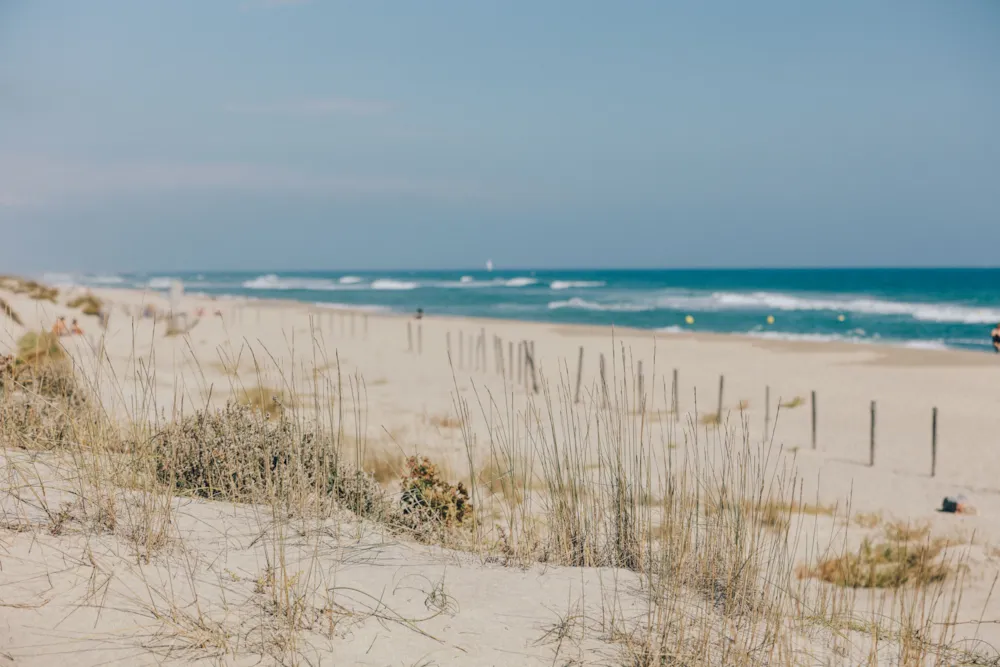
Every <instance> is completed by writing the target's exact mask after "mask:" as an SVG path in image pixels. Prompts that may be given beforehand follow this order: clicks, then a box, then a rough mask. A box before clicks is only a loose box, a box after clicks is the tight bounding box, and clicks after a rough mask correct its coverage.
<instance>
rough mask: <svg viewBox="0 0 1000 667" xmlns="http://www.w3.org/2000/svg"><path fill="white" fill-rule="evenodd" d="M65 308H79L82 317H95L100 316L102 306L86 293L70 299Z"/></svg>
mask: <svg viewBox="0 0 1000 667" xmlns="http://www.w3.org/2000/svg"><path fill="white" fill-rule="evenodd" d="M66 306H67V307H69V308H79V309H80V310H81V312H82V313H83V314H84V315H93V316H95V317H96V316H97V315H100V314H101V309H102V308H103V307H104V304H103V302H102V301H101V300H100V299H98V298H97V297H96V296H94V295H93V294H90V293H87V294H82V295H80V296H78V297H76V298H74V299H71V300H70V301H69V303H67V304H66Z"/></svg>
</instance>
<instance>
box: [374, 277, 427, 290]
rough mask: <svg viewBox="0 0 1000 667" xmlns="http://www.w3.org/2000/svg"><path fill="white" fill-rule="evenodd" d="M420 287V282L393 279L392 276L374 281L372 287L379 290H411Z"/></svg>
mask: <svg viewBox="0 0 1000 667" xmlns="http://www.w3.org/2000/svg"><path fill="white" fill-rule="evenodd" d="M417 287H420V283H415V282H411V281H407V280H392V279H391V278H379V279H378V280H376V281H374V282H373V283H372V289H377V290H390V291H396V290H411V289H416V288H417Z"/></svg>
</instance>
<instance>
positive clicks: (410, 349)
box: [406, 322, 413, 352]
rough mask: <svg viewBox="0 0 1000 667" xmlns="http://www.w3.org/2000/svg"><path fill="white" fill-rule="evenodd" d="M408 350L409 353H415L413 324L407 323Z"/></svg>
mask: <svg viewBox="0 0 1000 667" xmlns="http://www.w3.org/2000/svg"><path fill="white" fill-rule="evenodd" d="M406 349H407V351H408V352H413V323H412V322H407V323H406Z"/></svg>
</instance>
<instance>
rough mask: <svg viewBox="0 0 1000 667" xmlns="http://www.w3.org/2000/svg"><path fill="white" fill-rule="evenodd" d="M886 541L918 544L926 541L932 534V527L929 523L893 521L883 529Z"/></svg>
mask: <svg viewBox="0 0 1000 667" xmlns="http://www.w3.org/2000/svg"><path fill="white" fill-rule="evenodd" d="M882 532H883V534H884V535H885V539H887V540H889V541H890V542H917V541H923V540H926V539H927V537H928V536H929V535H930V534H931V525H930V523H927V522H921V523H917V524H910V523H909V522H905V521H893V522H892V523H887V524H886V525H885V526H883V528H882Z"/></svg>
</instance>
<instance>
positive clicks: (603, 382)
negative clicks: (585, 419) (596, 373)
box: [600, 354, 608, 407]
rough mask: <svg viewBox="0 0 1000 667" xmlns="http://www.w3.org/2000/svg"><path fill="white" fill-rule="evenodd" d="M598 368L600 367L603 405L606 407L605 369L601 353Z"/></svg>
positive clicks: (606, 382) (606, 384)
mask: <svg viewBox="0 0 1000 667" xmlns="http://www.w3.org/2000/svg"><path fill="white" fill-rule="evenodd" d="M600 369H601V396H603V397H604V405H605V407H606V406H607V405H608V381H607V376H606V371H605V369H604V355H603V354H602V355H601V360H600Z"/></svg>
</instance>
